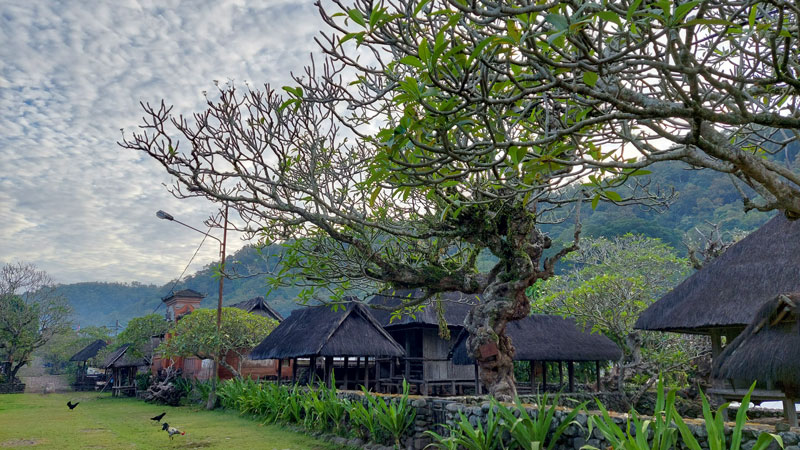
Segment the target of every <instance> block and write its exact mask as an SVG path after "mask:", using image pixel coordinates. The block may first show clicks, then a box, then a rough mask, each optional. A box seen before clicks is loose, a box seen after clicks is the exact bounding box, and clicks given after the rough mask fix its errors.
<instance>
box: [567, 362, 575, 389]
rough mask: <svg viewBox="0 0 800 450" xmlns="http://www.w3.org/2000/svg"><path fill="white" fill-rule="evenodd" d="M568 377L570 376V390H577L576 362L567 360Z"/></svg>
mask: <svg viewBox="0 0 800 450" xmlns="http://www.w3.org/2000/svg"><path fill="white" fill-rule="evenodd" d="M567 377H568V378H569V391H570V392H575V363H574V362H572V361H569V362H567Z"/></svg>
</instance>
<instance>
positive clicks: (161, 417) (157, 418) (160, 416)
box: [150, 411, 167, 422]
mask: <svg viewBox="0 0 800 450" xmlns="http://www.w3.org/2000/svg"><path fill="white" fill-rule="evenodd" d="M165 414H167V412H166V411H164V412H162V413H161V414H159V415H157V416H155V417H151V418H150V420H152V421H153V422H161V419H163V418H164V415H165Z"/></svg>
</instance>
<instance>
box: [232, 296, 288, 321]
mask: <svg viewBox="0 0 800 450" xmlns="http://www.w3.org/2000/svg"><path fill="white" fill-rule="evenodd" d="M231 308H239V309H243V310H245V311H247V312H249V313H253V314H258V315H259V316H264V317H269V318H270V319H273V320H277V321H278V322H282V321H283V316H282V315H281V314H280V313H279V312H278V311H275V309H274V308H273V307H272V306H269V303H267V301H266V300H265V299H264V297H261V296H259V297H254V298H251V299H250V300H245V301H243V302H239V303H234V304H233V305H231Z"/></svg>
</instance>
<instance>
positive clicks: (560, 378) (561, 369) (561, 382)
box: [558, 361, 564, 390]
mask: <svg viewBox="0 0 800 450" xmlns="http://www.w3.org/2000/svg"><path fill="white" fill-rule="evenodd" d="M563 362H564V361H559V362H558V390H561V388H562V387H564V365H563V364H562V363H563Z"/></svg>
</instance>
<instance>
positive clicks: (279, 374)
mask: <svg viewBox="0 0 800 450" xmlns="http://www.w3.org/2000/svg"><path fill="white" fill-rule="evenodd" d="M282 371H283V360H282V359H278V384H281V372H282Z"/></svg>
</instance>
